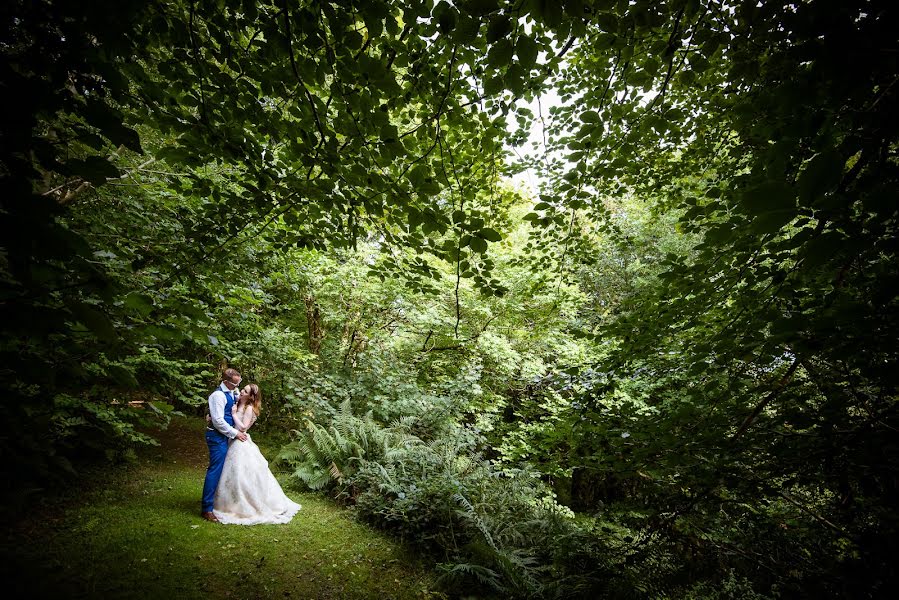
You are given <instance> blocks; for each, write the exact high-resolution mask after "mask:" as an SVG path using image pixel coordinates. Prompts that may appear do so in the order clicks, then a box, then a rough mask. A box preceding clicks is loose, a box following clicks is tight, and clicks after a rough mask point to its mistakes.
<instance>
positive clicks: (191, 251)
mask: <svg viewBox="0 0 899 600" xmlns="http://www.w3.org/2000/svg"><path fill="white" fill-rule="evenodd" d="M832 4H833V3H825V2H806V3H800V4H798V5H792V4H789V5H786V4H781V5H778V4H774V3H758V2H725V3H724V4H721V3H717V2H685V1H683V0H665V1H661V2H656V1H652V2H650V1H649V0H635V1H633V2H628V3H621V2H618V3H594V2H532V1H525V2H517V1H516V2H512V1H510V0H499V1H496V2H491V1H484V2H481V1H473V2H453V3H450V2H437V3H431V2H421V1H414V2H395V1H392V0H378V1H372V2H364V3H347V2H332V3H324V4H323V3H319V2H302V3H283V2H271V1H265V2H245V1H239V2H238V1H237V0H225V1H223V2H218V3H209V2H165V3H159V2H148V3H128V2H108V1H101V2H93V3H89V4H84V3H81V4H79V3H60V2H51V1H49V0H44V1H38V2H24V1H14V2H12V3H9V6H8V7H6V8H4V10H3V12H2V15H0V18H2V22H0V42H2V43H0V53H2V57H3V60H2V61H0V81H2V82H3V85H4V90H5V93H4V94H3V98H4V110H3V111H0V127H2V139H3V142H4V143H3V144H2V149H0V192H2V193H0V202H2V205H0V211H2V214H3V215H4V219H5V221H4V223H5V225H6V228H5V232H6V236H5V237H4V238H3V240H2V241H0V278H2V280H3V283H4V284H5V285H4V288H3V291H2V292H0V320H2V322H3V323H4V328H5V331H4V336H3V338H2V341H0V373H2V374H3V375H4V376H5V377H6V379H7V380H8V381H9V386H8V388H9V391H8V393H7V394H5V395H4V399H3V402H2V407H3V409H4V414H5V415H7V418H8V420H9V428H10V430H12V431H16V432H17V433H18V434H17V435H15V436H7V437H4V438H3V439H2V440H0V451H2V452H3V454H4V456H12V457H14V459H13V460H11V461H10V463H11V464H12V465H14V468H15V469H16V473H14V474H13V475H14V476H15V479H16V481H20V480H28V479H31V480H35V481H32V482H31V483H32V485H30V486H27V487H22V488H21V489H32V490H33V489H37V487H39V486H40V485H43V483H41V482H45V481H46V480H47V479H48V478H50V477H52V476H53V474H54V473H57V474H58V473H61V472H66V471H71V470H72V469H73V466H75V465H76V463H77V462H78V459H80V458H83V457H85V456H86V455H97V454H99V455H108V456H110V457H115V456H127V455H128V454H129V450H130V448H131V446H132V445H134V444H141V443H151V438H150V437H149V436H147V435H146V434H145V433H143V432H144V431H146V429H145V428H144V426H146V425H149V424H150V423H151V422H155V423H157V424H160V425H163V426H164V424H165V423H166V422H167V420H168V419H169V417H170V415H172V414H174V413H175V412H177V411H185V412H191V411H193V412H195V413H196V412H199V411H198V410H197V407H198V406H199V405H201V404H202V402H203V398H205V396H206V394H207V393H208V391H209V389H210V388H211V387H212V385H213V384H214V382H215V380H216V375H217V372H218V371H219V370H220V369H221V368H222V367H224V366H229V365H235V366H238V367H239V368H240V369H241V370H242V372H243V374H244V379H245V380H254V381H257V382H258V383H260V384H261V385H262V387H263V390H264V394H265V401H264V406H265V409H264V412H263V419H271V424H272V425H273V426H276V427H278V428H280V429H281V430H282V431H285V430H291V429H299V428H301V426H305V424H306V423H307V422H308V423H309V425H308V429H307V430H305V431H304V432H303V433H302V434H300V435H299V437H298V438H297V439H296V440H295V441H294V442H293V444H292V445H291V446H289V447H288V450H287V455H286V456H285V459H286V460H290V461H292V462H294V463H295V464H296V466H297V467H298V468H299V471H298V476H299V477H301V478H303V479H304V480H305V481H307V483H310V484H313V485H316V486H324V487H329V488H331V489H332V491H336V492H338V493H339V494H341V497H342V498H344V499H346V500H352V501H353V502H355V505H356V507H357V510H359V512H360V514H362V515H363V516H365V517H366V518H370V519H373V520H375V521H377V522H379V523H381V524H382V525H384V526H385V527H390V528H392V529H394V530H396V531H397V532H398V533H401V534H403V535H407V536H409V537H410V538H411V537H414V538H415V539H418V540H421V541H422V543H424V544H425V545H428V546H429V547H431V548H432V549H433V550H434V551H435V552H438V553H441V552H442V553H443V554H444V556H445V558H446V560H445V562H446V566H445V568H444V571H445V575H446V581H448V582H455V585H457V586H458V588H459V589H460V590H465V591H466V592H472V593H476V591H477V588H478V586H479V585H480V586H487V587H489V588H492V590H493V591H494V592H496V593H499V594H504V595H519V596H539V595H552V594H558V595H563V596H564V595H574V596H577V595H580V596H591V595H593V596H595V595H607V596H628V595H654V596H658V597H664V596H666V595H668V596H678V595H690V594H693V595H706V596H712V597H713V596H715V595H716V594H717V595H722V594H724V595H728V594H729V595H747V596H750V595H752V594H758V593H762V592H764V593H768V592H770V593H772V594H773V593H774V591H775V590H776V591H778V593H782V594H784V595H790V596H817V595H829V596H837V595H845V596H857V595H868V596H876V595H879V594H884V593H886V590H888V589H891V587H892V584H893V583H895V580H896V573H895V567H894V566H893V565H892V561H891V557H892V556H894V555H895V554H896V550H897V547H896V539H897V537H896V535H895V534H896V532H897V529H899V522H897V519H896V514H895V510H894V508H893V507H894V506H895V505H896V500H897V498H896V489H897V486H896V481H895V464H896V462H897V458H899V457H897V454H896V448H897V447H899V446H897V444H896V434H895V432H896V431H897V426H899V423H897V416H896V411H895V399H896V397H897V372H896V369H895V368H893V365H895V364H896V362H897V356H896V349H897V348H899V344H897V340H896V331H899V327H897V316H899V315H897V285H896V284H897V281H899V273H897V265H899V261H897V257H896V244H895V240H896V239H897V237H899V236H897V234H899V231H897V218H896V217H897V204H896V202H895V190H896V189H897V184H899V181H897V169H896V167H897V155H896V149H897V144H899V126H897V121H896V119H895V116H894V115H895V114H897V104H899V98H897V93H899V91H897V90H899V87H897V86H896V85H895V83H896V81H895V74H896V73H897V72H899V65H897V60H899V58H897V56H899V55H897V54H896V52H895V51H894V46H895V39H894V38H895V34H894V30H895V27H894V25H895V23H896V22H897V20H899V18H897V16H899V15H897V8H896V6H894V5H895V3H891V2H881V1H875V2H873V3H872V2H844V3H841V4H839V6H836V5H832ZM123 23H127V24H129V25H128V26H127V27H123V26H122V24H123ZM126 57H127V58H126ZM555 98H557V100H554V99H555ZM535 100H536V102H533V101H535ZM531 102H533V104H536V106H533V105H532V106H531V107H528V106H526V104H527V103H531ZM545 102H548V103H549V104H551V106H548V107H546V110H544V107H545V104H544V103H545ZM510 127H516V128H517V129H516V130H515V131H511V130H510ZM535 128H539V129H540V130H542V131H540V133H541V134H542V135H540V137H541V138H542V139H541V140H539V141H537V142H536V143H535V144H533V145H532V147H530V148H526V147H525V146H526V144H527V141H528V139H529V137H530V132H531V131H532V130H533V129H535ZM519 149H522V150H524V153H523V154H522V153H521V152H519ZM513 155H514V156H515V157H516V158H517V160H513ZM525 169H530V170H531V172H532V173H533V174H536V175H537V176H538V179H539V181H540V189H539V191H538V192H537V197H536V198H531V197H530V195H529V194H528V193H522V192H520V191H519V190H516V189H514V188H512V187H511V186H510V185H509V184H508V183H507V182H506V181H505V179H504V177H506V176H508V175H512V174H515V173H521V172H522V171H524V170H525ZM134 400H140V401H144V402H145V403H146V404H144V406H145V409H143V410H139V409H136V408H135V407H134V406H133V405H132V404H131V402H132V401H134ZM357 414H364V415H368V416H367V417H365V418H359V417H356V416H354V415H357ZM404 418H406V419H407V420H403V419H404ZM395 421H396V422H397V423H398V424H397V425H396V426H389V427H385V426H384V423H392V422H395ZM139 427H140V429H138V428H139ZM138 431H141V433H138ZM403 436H407V437H403ZM388 455H389V456H388ZM412 457H414V460H413V458H412ZM516 469H521V471H520V472H519V471H516ZM505 472H508V473H516V474H515V475H510V476H508V477H507V476H505V475H502V473H505ZM522 473H525V474H522ZM538 473H539V474H538ZM38 480H39V481H38ZM538 480H539V481H540V483H538ZM544 484H545V485H546V486H551V487H552V489H553V490H554V491H555V492H556V493H557V494H558V497H559V498H560V499H561V500H562V501H564V503H565V504H566V505H568V506H569V507H571V508H573V509H575V510H576V511H577V512H578V513H579V515H578V519H579V520H577V521H574V520H572V519H570V518H568V517H564V518H560V517H559V515H558V513H560V512H561V513H564V512H565V511H561V509H559V507H558V505H556V504H554V503H553V502H544V501H543V499H545V498H546V497H547V494H548V492H547V489H546V488H544ZM516 486H517V487H516ZM14 487H15V486H14ZM400 494H403V497H400ZM541 503H542V504H541ZM554 511H555V512H554ZM537 524H539V525H537ZM522 540H524V542H523V541H522ZM525 542H526V543H525Z"/></svg>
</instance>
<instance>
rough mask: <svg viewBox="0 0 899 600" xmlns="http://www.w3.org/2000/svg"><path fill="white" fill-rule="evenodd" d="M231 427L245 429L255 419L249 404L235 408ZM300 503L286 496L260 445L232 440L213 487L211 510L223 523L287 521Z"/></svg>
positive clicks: (295, 512)
mask: <svg viewBox="0 0 899 600" xmlns="http://www.w3.org/2000/svg"><path fill="white" fill-rule="evenodd" d="M232 414H233V415H234V427H235V428H237V429H238V430H240V431H246V430H247V429H249V428H250V426H251V425H252V424H253V422H254V421H255V420H256V415H255V414H254V413H253V409H252V407H249V406H247V407H245V410H240V411H238V410H237V409H235V410H234V412H233V413H232ZM299 510H300V505H299V504H297V503H296V502H294V501H293V500H291V499H290V498H288V497H287V496H286V495H285V494H284V491H283V490H282V489H281V486H280V485H278V480H277V479H275V476H274V475H272V472H271V471H270V470H269V468H268V461H267V460H265V457H264V456H262V452H260V451H259V447H258V446H257V445H256V444H254V443H253V440H251V439H250V438H249V436H248V437H247V441H245V442H241V441H240V440H237V439H235V440H233V441H232V442H231V443H230V445H229V446H228V455H227V456H226V457H225V465H224V467H223V468H222V478H221V479H220V480H219V485H218V488H217V489H216V490H215V500H214V502H213V509H212V512H213V513H215V516H216V517H218V519H219V521H221V522H222V523H230V524H237V525H260V524H262V523H288V522H290V520H291V519H292V518H293V516H294V515H295V514H297V512H298V511H299Z"/></svg>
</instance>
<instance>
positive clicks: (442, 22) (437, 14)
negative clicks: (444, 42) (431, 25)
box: [431, 2, 459, 35]
mask: <svg viewBox="0 0 899 600" xmlns="http://www.w3.org/2000/svg"><path fill="white" fill-rule="evenodd" d="M431 14H432V15H433V16H434V18H435V19H437V25H438V26H439V27H440V33H442V34H444V35H446V34H448V33H450V32H451V31H452V30H453V29H455V28H456V22H457V21H458V20H459V13H458V11H456V9H455V8H453V7H452V6H451V5H450V4H448V3H446V2H440V3H439V4H437V6H435V7H434V11H433V12H432V13H431Z"/></svg>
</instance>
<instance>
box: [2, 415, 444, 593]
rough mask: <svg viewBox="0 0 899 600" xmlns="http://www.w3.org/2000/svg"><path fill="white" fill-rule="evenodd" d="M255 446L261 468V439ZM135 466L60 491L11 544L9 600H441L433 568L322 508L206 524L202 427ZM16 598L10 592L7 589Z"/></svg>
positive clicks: (307, 499)
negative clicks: (258, 520)
mask: <svg viewBox="0 0 899 600" xmlns="http://www.w3.org/2000/svg"><path fill="white" fill-rule="evenodd" d="M256 434H257V435H256V436H254V441H256V442H257V443H258V444H259V446H260V448H261V449H262V451H263V454H264V455H265V456H266V457H269V458H271V457H273V456H274V455H275V452H276V450H277V449H276V448H275V447H272V446H267V445H266V443H265V436H264V432H261V431H260V432H256ZM159 437H160V441H161V443H162V446H161V447H158V448H152V449H145V450H143V451H141V452H140V454H139V458H138V460H137V462H136V463H134V464H131V465H127V466H123V467H115V468H111V469H109V470H107V471H106V472H105V473H104V474H102V475H100V474H95V475H91V476H89V477H87V478H86V479H85V480H84V481H83V483H82V484H80V485H79V486H77V488H76V487H73V488H71V489H68V490H63V491H57V492H56V493H55V494H53V497H52V498H49V499H47V501H46V502H44V503H43V504H42V505H41V507H40V508H38V509H36V510H35V511H34V512H33V513H32V514H30V515H28V516H27V517H26V518H25V519H23V520H20V521H19V522H17V523H14V524H13V526H12V527H11V529H10V531H9V532H8V533H7V534H6V535H5V536H4V539H3V543H4V545H5V548H4V549H3V558H2V563H3V571H4V572H5V575H6V576H5V577H4V580H5V583H6V586H5V587H7V591H12V592H13V593H12V595H13V597H16V596H18V597H21V596H23V595H25V596H42V597H50V598H53V597H56V598H72V597H81V598H124V597H127V598H170V599H171V600H180V599H182V598H209V597H217V598H228V599H233V598H378V599H380V600H384V599H387V598H435V597H438V598H439V597H443V595H442V594H440V593H439V592H438V591H436V585H435V583H434V576H433V574H432V571H431V570H430V568H429V565H427V564H426V563H423V562H422V561H421V560H420V559H419V558H417V557H416V556H415V555H414V553H413V552H411V551H409V550H408V549H405V548H404V547H403V546H401V545H400V544H398V543H397V542H396V541H394V540H392V539H391V538H389V537H388V536H387V535H385V534H383V533H381V532H378V531H375V530H373V529H371V528H370V527H367V526H365V525H364V524H361V523H357V522H355V521H354V520H353V519H352V517H351V515H350V514H349V513H348V512H347V511H346V510H344V509H341V508H339V507H338V506H336V505H334V504H333V503H332V502H330V501H329V500H328V499H326V498H322V497H320V496H317V495H314V494H309V493H302V492H298V491H296V490H294V489H291V488H290V487H289V485H288V481H287V479H286V477H285V476H284V475H281V474H277V473H276V475H278V480H279V481H280V482H281V485H282V486H283V487H284V490H285V492H287V494H288V495H289V496H290V497H291V498H293V499H294V500H295V501H297V502H299V503H300V504H302V506H303V509H302V510H301V511H300V512H299V514H298V515H297V516H296V517H294V519H293V521H291V522H290V523H289V524H286V525H256V526H252V527H247V526H240V525H220V524H216V523H208V522H206V521H203V520H202V519H201V518H200V517H199V499H200V492H201V489H202V486H203V476H204V474H205V467H206V462H207V460H208V452H207V450H206V444H205V442H204V440H203V424H202V422H201V420H200V419H196V418H192V419H180V420H178V421H175V422H173V423H172V426H171V427H170V428H169V430H168V431H166V432H163V433H161V434H159ZM10 587H11V590H10Z"/></svg>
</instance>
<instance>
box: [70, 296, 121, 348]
mask: <svg viewBox="0 0 899 600" xmlns="http://www.w3.org/2000/svg"><path fill="white" fill-rule="evenodd" d="M70 310H71V311H72V316H74V317H75V319H77V320H78V321H79V322H80V323H82V324H83V325H85V326H86V327H87V328H88V329H90V330H91V331H92V332H93V333H94V334H95V335H96V336H97V338H98V339H100V340H102V341H106V342H116V341H118V338H119V336H118V334H117V333H116V330H115V327H114V326H113V324H112V321H110V320H109V318H108V317H107V316H106V315H104V314H103V313H102V312H100V311H99V310H97V309H96V308H94V307H92V306H90V305H88V304H85V303H83V302H78V303H76V304H73V305H72V306H71V307H70Z"/></svg>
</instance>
